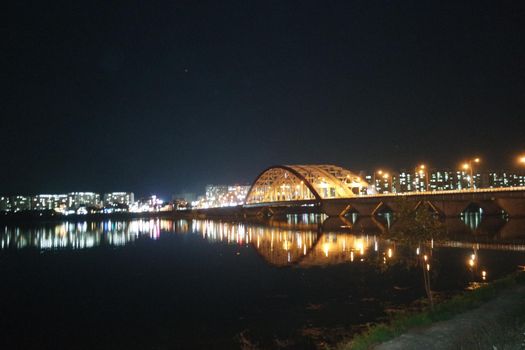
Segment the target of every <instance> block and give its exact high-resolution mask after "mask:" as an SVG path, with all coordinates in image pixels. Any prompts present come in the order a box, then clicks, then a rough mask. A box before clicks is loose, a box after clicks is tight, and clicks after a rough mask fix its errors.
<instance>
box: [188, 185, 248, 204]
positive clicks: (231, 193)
mask: <svg viewBox="0 0 525 350" xmlns="http://www.w3.org/2000/svg"><path fill="white" fill-rule="evenodd" d="M249 190H250V186H249V185H207V186H206V190H205V196H204V197H199V198H198V199H197V200H196V201H193V202H192V206H193V207H196V208H217V207H230V206H236V205H242V204H244V201H245V199H246V196H247V195H248V191H249Z"/></svg>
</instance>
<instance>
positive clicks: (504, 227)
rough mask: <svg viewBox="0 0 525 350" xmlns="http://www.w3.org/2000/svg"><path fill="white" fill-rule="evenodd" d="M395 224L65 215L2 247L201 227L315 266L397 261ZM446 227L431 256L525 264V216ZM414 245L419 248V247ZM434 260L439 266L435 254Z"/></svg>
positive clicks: (69, 244)
mask: <svg viewBox="0 0 525 350" xmlns="http://www.w3.org/2000/svg"><path fill="white" fill-rule="evenodd" d="M394 225H395V224H394ZM390 226H391V221H390V220H389V218H388V216H387V217H384V218H371V217H365V218H359V217H358V216H354V217H349V218H348V219H344V218H343V219H340V218H327V217H326V216H323V215H314V214H304V215H289V216H287V217H285V218H281V219H276V218H270V219H269V220H265V221H259V222H251V223H231V222H218V221H211V220H191V221H187V220H161V219H152V220H132V221H116V222H115V221H103V222H81V223H69V222H64V223H61V224H57V225H38V226H35V227H24V228H22V227H18V226H15V227H10V226H6V227H4V228H3V230H2V231H3V232H2V233H1V234H0V248H1V250H3V251H5V250H9V249H22V248H28V247H33V248H37V249H41V250H61V249H70V250H75V249H88V248H94V247H97V246H123V245H125V244H128V243H132V242H135V241H136V240H138V239H153V240H156V239H158V238H160V237H161V232H162V233H163V234H168V235H169V234H171V233H173V234H198V235H201V236H202V237H203V238H204V239H205V240H207V241H208V242H210V243H214V242H223V243H227V244H236V245H239V246H243V247H245V246H248V247H253V249H255V251H256V252H257V254H258V255H259V256H260V257H261V258H262V259H264V261H266V262H267V263H268V264H270V265H272V266H277V267H287V266H289V267H292V266H293V267H299V268H308V267H315V266H323V265H334V264H340V263H354V262H355V263H359V262H363V261H366V262H367V263H371V262H373V263H376V264H385V265H388V264H390V263H396V259H398V258H399V255H401V254H398V250H399V249H400V247H398V246H396V244H395V243H394V242H391V241H388V240H385V239H382V238H381V237H382V233H384V232H385V230H388V228H389V227H390ZM445 227H446V229H447V231H448V234H449V235H448V236H449V240H447V241H446V242H444V243H439V244H437V243H436V244H435V246H434V245H433V246H431V247H429V249H430V250H429V251H428V254H429V255H430V256H431V255H432V249H433V248H437V247H438V246H442V247H448V248H459V249H464V250H466V252H465V261H466V262H467V264H466V266H467V268H473V267H474V266H473V264H472V262H471V261H470V260H471V256H472V255H473V254H474V255H475V256H476V257H477V256H479V255H480V252H483V251H484V250H491V251H502V252H504V251H507V252H523V260H522V261H521V265H525V218H522V219H511V220H508V221H505V220H502V219H497V218H484V219H483V220H480V218H479V217H476V216H465V217H464V218H463V219H448V220H446V221H445ZM422 249H423V247H422ZM421 251H422V250H421ZM413 253H414V254H419V253H420V249H417V251H416V252H413ZM403 254H404V255H406V253H403ZM477 261H479V259H478V260H477ZM477 261H476V264H477ZM428 268H432V261H431V259H430V258H429V261H428ZM484 271H485V270H484V269H483V266H479V271H478V272H479V273H480V275H481V274H485V276H483V279H485V278H486V271H485V272H484Z"/></svg>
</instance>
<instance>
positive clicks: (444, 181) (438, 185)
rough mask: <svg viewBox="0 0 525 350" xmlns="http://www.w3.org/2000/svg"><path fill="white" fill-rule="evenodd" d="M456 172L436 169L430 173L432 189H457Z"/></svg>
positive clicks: (430, 188)
mask: <svg viewBox="0 0 525 350" xmlns="http://www.w3.org/2000/svg"><path fill="white" fill-rule="evenodd" d="M454 178H455V173H454V172H452V171H449V170H434V171H432V172H431V173H430V184H429V190H430V191H447V190H453V189H455V186H454V183H455V179H454Z"/></svg>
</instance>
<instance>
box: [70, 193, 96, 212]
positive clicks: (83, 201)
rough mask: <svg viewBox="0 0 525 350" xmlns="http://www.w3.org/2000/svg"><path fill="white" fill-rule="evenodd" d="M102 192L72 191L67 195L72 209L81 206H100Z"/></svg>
mask: <svg viewBox="0 0 525 350" xmlns="http://www.w3.org/2000/svg"><path fill="white" fill-rule="evenodd" d="M100 204H101V203H100V194H98V193H94V192H71V193H68V195H67V206H68V208H70V209H75V210H76V209H78V208H80V207H99V206H100Z"/></svg>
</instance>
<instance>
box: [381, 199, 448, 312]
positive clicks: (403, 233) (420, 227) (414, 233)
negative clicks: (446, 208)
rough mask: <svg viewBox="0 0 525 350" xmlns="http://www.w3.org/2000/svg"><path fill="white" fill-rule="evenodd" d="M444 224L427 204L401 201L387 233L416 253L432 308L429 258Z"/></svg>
mask: <svg viewBox="0 0 525 350" xmlns="http://www.w3.org/2000/svg"><path fill="white" fill-rule="evenodd" d="M444 233H445V230H444V226H443V224H442V223H441V221H440V219H439V217H438V216H437V214H436V213H434V212H433V211H432V210H431V209H430V208H429V207H428V206H427V205H425V204H421V205H418V206H417V207H415V206H414V203H413V202H412V203H410V202H409V201H403V202H402V203H401V204H400V206H399V208H398V210H397V211H396V212H395V213H394V224H393V225H392V228H391V229H390V231H389V232H388V233H387V236H388V238H389V239H390V240H392V241H395V242H397V243H400V244H402V245H405V246H408V247H409V248H410V250H411V251H412V252H416V251H417V252H418V254H416V260H415V262H416V264H418V265H420V266H421V268H422V270H423V283H424V287H425V292H426V294H427V297H428V300H429V303H430V307H431V308H432V309H433V308H434V300H433V297H432V289H431V283H430V267H431V266H430V258H431V256H432V247H433V243H434V242H438V241H440V240H443V239H444Z"/></svg>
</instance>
